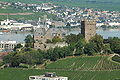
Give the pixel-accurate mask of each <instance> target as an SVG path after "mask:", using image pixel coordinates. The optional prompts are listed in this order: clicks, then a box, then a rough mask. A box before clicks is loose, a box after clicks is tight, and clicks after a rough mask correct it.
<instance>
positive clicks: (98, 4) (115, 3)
mask: <svg viewBox="0 0 120 80" xmlns="http://www.w3.org/2000/svg"><path fill="white" fill-rule="evenodd" d="M0 1H7V2H18V1H19V2H24V3H38V4H40V3H43V2H53V3H56V4H61V5H68V6H78V7H87V8H99V9H103V10H115V11H120V9H119V4H120V0H0ZM68 3H69V4H68Z"/></svg>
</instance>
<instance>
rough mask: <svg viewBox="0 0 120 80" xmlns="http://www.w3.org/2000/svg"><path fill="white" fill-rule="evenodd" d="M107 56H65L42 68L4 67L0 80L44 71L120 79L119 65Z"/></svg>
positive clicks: (74, 79) (77, 79)
mask: <svg viewBox="0 0 120 80" xmlns="http://www.w3.org/2000/svg"><path fill="white" fill-rule="evenodd" d="M108 58H109V56H96V57H73V58H66V59H62V60H59V61H56V62H54V63H51V64H48V65H47V66H46V69H44V70H40V69H19V68H5V69H1V70H0V80H28V77H29V76H31V75H32V76H33V75H42V74H44V73H45V72H56V73H57V74H58V76H67V77H68V78H69V80H120V65H119V64H117V63H114V62H111V61H109V59H108ZM16 73H17V74H16Z"/></svg>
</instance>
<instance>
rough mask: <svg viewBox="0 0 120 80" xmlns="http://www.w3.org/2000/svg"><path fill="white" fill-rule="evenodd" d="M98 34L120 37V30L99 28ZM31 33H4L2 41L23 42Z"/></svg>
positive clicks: (1, 35)
mask: <svg viewBox="0 0 120 80" xmlns="http://www.w3.org/2000/svg"><path fill="white" fill-rule="evenodd" d="M96 32H97V34H100V35H102V36H103V38H104V39H107V38H108V37H119V38H120V30H105V31H104V30H97V31H96ZM70 33H74V34H78V33H80V31H71V32H69V34H70ZM29 34H31V33H30V32H21V33H11V32H9V33H3V34H0V41H2V40H15V41H17V42H20V43H23V42H24V39H25V37H26V36H27V35H29Z"/></svg>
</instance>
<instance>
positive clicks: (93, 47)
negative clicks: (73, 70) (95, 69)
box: [84, 42, 97, 56]
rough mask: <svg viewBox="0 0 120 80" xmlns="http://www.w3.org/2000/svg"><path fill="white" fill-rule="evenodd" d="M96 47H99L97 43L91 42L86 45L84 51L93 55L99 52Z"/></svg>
mask: <svg viewBox="0 0 120 80" xmlns="http://www.w3.org/2000/svg"><path fill="white" fill-rule="evenodd" d="M96 48H97V46H96V44H95V43H93V42H90V43H87V44H86V45H85V48H84V52H85V54H88V55H89V56H93V55H94V53H96V52H97V50H96Z"/></svg>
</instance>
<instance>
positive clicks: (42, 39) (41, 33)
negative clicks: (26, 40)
mask: <svg viewBox="0 0 120 80" xmlns="http://www.w3.org/2000/svg"><path fill="white" fill-rule="evenodd" d="M55 36H58V37H59V38H61V39H62V38H64V36H66V31H65V30H63V29H58V28H49V29H45V28H44V27H41V28H37V29H36V30H35V31H34V40H35V43H34V48H35V49H41V50H47V49H49V48H55V47H56V46H59V47H63V46H66V45H67V44H66V43H64V42H60V43H56V44H52V43H47V41H48V40H52V39H53V38H54V37H55Z"/></svg>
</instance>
